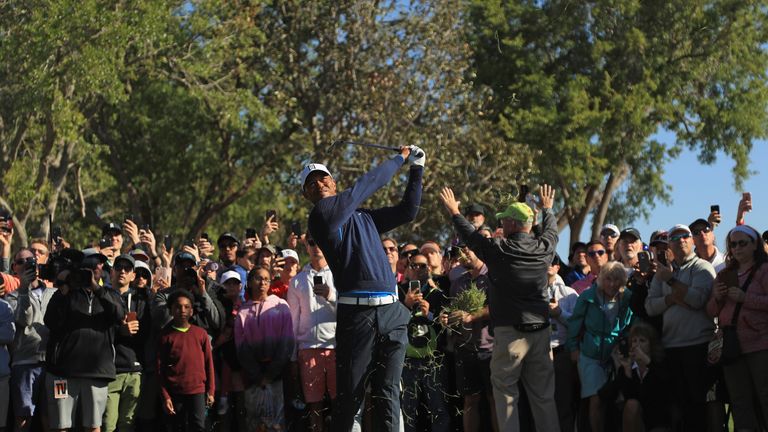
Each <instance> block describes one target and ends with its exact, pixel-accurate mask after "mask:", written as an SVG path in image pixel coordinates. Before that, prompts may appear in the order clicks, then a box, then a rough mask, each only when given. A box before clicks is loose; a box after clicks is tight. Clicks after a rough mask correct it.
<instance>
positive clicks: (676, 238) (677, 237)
mask: <svg viewBox="0 0 768 432" xmlns="http://www.w3.org/2000/svg"><path fill="white" fill-rule="evenodd" d="M689 238H691V235H690V234H688V233H683V234H678V235H673V236H670V237H669V241H673V242H674V241H680V240H684V239H689Z"/></svg>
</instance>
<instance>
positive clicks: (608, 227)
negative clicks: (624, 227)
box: [600, 224, 621, 235]
mask: <svg viewBox="0 0 768 432" xmlns="http://www.w3.org/2000/svg"><path fill="white" fill-rule="evenodd" d="M606 231H610V232H611V233H613V234H614V235H619V234H621V231H619V227H617V226H616V225H614V224H605V225H603V227H602V228H600V234H602V233H604V232H606Z"/></svg>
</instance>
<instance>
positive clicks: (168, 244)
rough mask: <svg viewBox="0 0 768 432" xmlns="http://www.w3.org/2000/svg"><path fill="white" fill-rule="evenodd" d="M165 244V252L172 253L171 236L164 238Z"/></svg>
mask: <svg viewBox="0 0 768 432" xmlns="http://www.w3.org/2000/svg"><path fill="white" fill-rule="evenodd" d="M163 244H164V245H165V250H167V251H170V250H171V236H169V235H165V236H163Z"/></svg>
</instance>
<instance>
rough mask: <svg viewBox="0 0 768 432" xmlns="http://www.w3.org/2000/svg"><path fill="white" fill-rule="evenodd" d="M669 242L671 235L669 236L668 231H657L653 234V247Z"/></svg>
mask: <svg viewBox="0 0 768 432" xmlns="http://www.w3.org/2000/svg"><path fill="white" fill-rule="evenodd" d="M668 242H669V234H667V231H666V230H656V231H654V232H653V234H651V242H650V245H651V246H655V245H656V244H659V243H662V244H667V243H668Z"/></svg>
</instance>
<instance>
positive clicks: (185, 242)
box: [184, 240, 195, 247]
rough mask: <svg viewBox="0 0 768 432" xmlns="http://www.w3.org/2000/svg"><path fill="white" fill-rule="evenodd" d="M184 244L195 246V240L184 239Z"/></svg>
mask: <svg viewBox="0 0 768 432" xmlns="http://www.w3.org/2000/svg"><path fill="white" fill-rule="evenodd" d="M184 246H190V247H194V246H195V241H194V240H184Z"/></svg>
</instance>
